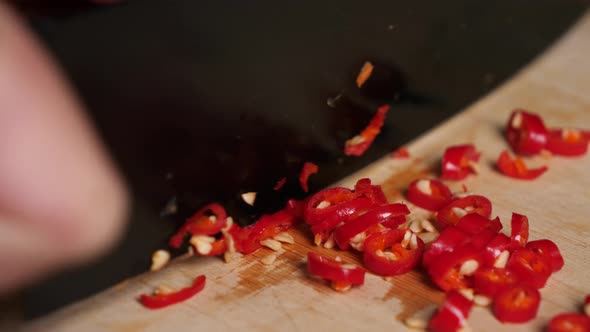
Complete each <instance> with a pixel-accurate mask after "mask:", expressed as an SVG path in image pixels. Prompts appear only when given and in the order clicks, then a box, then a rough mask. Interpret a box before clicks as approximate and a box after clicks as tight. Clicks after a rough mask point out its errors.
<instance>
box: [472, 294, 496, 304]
mask: <svg viewBox="0 0 590 332" xmlns="http://www.w3.org/2000/svg"><path fill="white" fill-rule="evenodd" d="M473 303H475V305H477V306H480V307H487V306H489V305H490V303H492V299H490V298H489V297H487V296H485V295H479V294H478V295H475V296H473Z"/></svg>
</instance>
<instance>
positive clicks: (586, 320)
mask: <svg viewBox="0 0 590 332" xmlns="http://www.w3.org/2000/svg"><path fill="white" fill-rule="evenodd" d="M589 331H590V317H588V316H585V315H582V314H577V313H569V314H560V315H557V316H555V317H553V318H552V319H551V321H550V322H549V326H548V327H547V332H589Z"/></svg>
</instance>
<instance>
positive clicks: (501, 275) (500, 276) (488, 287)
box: [473, 267, 518, 298]
mask: <svg viewBox="0 0 590 332" xmlns="http://www.w3.org/2000/svg"><path fill="white" fill-rule="evenodd" d="M517 282H518V278H517V277H516V275H514V273H512V271H510V270H507V269H498V268H489V267H483V268H480V269H478V270H477V271H476V272H475V275H474V276H473V289H474V291H475V293H477V294H481V295H485V296H487V297H489V298H494V296H495V295H496V294H497V293H498V292H499V291H500V290H501V289H503V288H505V287H507V286H513V285H516V283H517Z"/></svg>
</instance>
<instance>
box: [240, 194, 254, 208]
mask: <svg viewBox="0 0 590 332" xmlns="http://www.w3.org/2000/svg"><path fill="white" fill-rule="evenodd" d="M242 200H243V201H244V202H246V204H248V205H250V206H254V201H255V200H256V192H253V191H252V192H247V193H243V194H242Z"/></svg>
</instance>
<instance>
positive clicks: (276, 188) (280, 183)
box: [272, 177, 287, 191]
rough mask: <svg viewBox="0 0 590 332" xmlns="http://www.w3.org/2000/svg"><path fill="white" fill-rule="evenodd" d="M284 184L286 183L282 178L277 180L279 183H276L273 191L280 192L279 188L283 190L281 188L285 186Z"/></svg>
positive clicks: (285, 179)
mask: <svg viewBox="0 0 590 332" xmlns="http://www.w3.org/2000/svg"><path fill="white" fill-rule="evenodd" d="M285 183H287V178H285V177H282V178H280V179H279V181H277V184H276V185H275V186H274V187H273V188H272V189H273V190H274V191H277V190H280V189H281V188H283V186H285Z"/></svg>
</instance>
